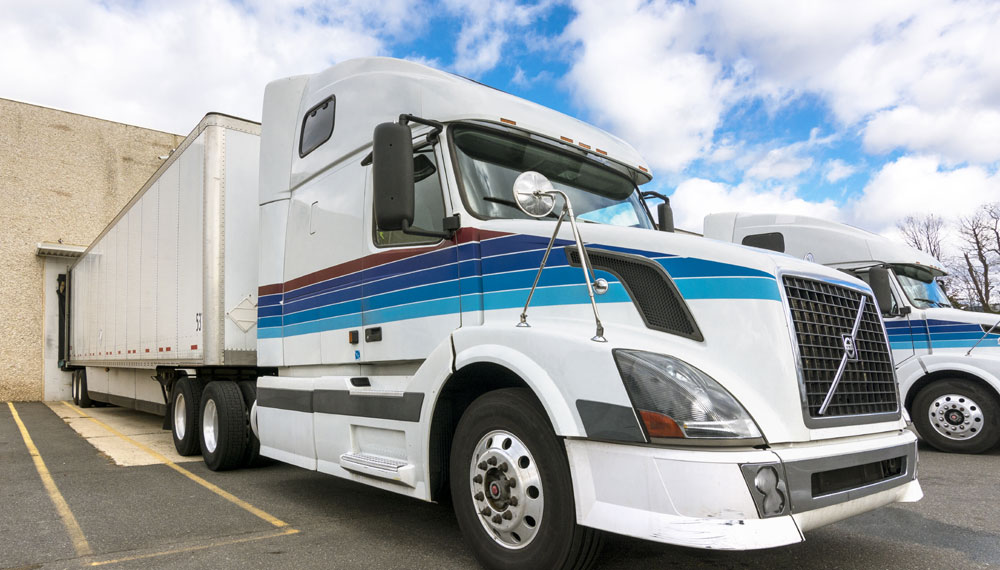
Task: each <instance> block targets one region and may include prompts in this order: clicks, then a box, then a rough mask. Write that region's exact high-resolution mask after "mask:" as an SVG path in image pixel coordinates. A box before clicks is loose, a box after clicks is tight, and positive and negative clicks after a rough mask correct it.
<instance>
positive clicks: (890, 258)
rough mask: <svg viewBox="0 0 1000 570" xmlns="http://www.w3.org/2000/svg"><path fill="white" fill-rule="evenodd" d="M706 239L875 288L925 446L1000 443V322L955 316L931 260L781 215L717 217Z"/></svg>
mask: <svg viewBox="0 0 1000 570" xmlns="http://www.w3.org/2000/svg"><path fill="white" fill-rule="evenodd" d="M705 237H710V238H714V239H720V240H724V241H732V242H734V243H741V244H744V245H751V246H756V247H762V248H765V249H771V250H774V251H780V252H783V253H787V254H789V255H792V256H795V257H798V258H803V259H808V260H811V261H815V262H816V263H822V264H824V265H827V266H829V267H833V268H837V269H840V270H842V271H845V272H847V273H849V274H851V275H854V276H856V277H859V278H861V279H863V280H864V281H865V282H867V283H869V285H871V287H872V289H873V290H874V294H875V297H876V299H877V301H878V304H879V307H880V309H881V312H882V316H883V317H884V319H885V326H886V330H887V332H888V334H889V345H890V347H891V348H892V357H893V360H894V362H895V364H896V374H897V376H898V377H899V386H900V394H901V396H902V402H903V404H904V405H905V407H906V409H907V410H909V413H910V416H911V417H912V418H913V423H914V425H915V426H916V428H917V431H918V432H919V433H920V437H921V438H922V439H924V441H926V442H927V443H929V444H931V445H933V446H934V447H936V448H938V449H940V450H942V451H950V452H958V453H979V452H983V451H988V450H990V449H992V448H994V447H995V446H996V445H997V443H998V442H1000V315H995V314H987V313H979V312H975V311H961V310H958V309H956V308H954V307H953V306H952V304H951V301H950V300H949V299H948V297H947V295H945V293H944V291H943V290H942V289H941V286H940V284H939V283H938V282H937V280H936V278H937V277H941V276H943V275H946V272H945V270H944V266H943V265H942V263H941V262H940V261H938V260H937V259H934V258H933V257H932V256H930V255H928V254H927V253H925V252H923V251H920V250H918V249H915V248H912V247H909V246H906V245H903V244H900V243H896V242H894V241H892V240H890V239H887V238H885V237H882V236H879V235H876V234H873V233H870V232H867V231H865V230H862V229H859V228H855V227H851V226H847V225H844V224H839V223H836V222H830V221H826V220H820V219H816V218H810V217H806V216H790V215H783V214H749V213H733V212H730V213H720V214H712V215H709V216H707V217H706V218H705Z"/></svg>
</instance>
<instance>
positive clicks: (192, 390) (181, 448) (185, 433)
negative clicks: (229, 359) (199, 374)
mask: <svg viewBox="0 0 1000 570" xmlns="http://www.w3.org/2000/svg"><path fill="white" fill-rule="evenodd" d="M203 388H204V383H203V382H202V381H201V380H199V379H197V378H190V377H187V376H184V377H182V378H180V379H179V380H177V382H176V383H175V384H174V388H173V390H172V392H173V394H174V398H173V403H172V404H171V405H170V413H171V414H173V418H172V419H173V421H172V422H171V423H172V424H173V427H172V429H171V431H172V433H173V436H174V449H176V450H177V453H178V454H180V455H183V456H185V457H186V456H189V455H196V454H197V453H198V452H199V451H200V450H201V447H200V444H199V442H198V432H199V431H200V430H199V419H200V418H201V392H202V389H203Z"/></svg>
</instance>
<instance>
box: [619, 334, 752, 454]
mask: <svg viewBox="0 0 1000 570" xmlns="http://www.w3.org/2000/svg"><path fill="white" fill-rule="evenodd" d="M614 355H615V362H616V363H617V364H618V370H619V372H621V376H622V381H623V382H624V383H625V390H626V391H627V392H628V394H629V397H630V398H631V399H632V405H633V406H634V407H635V409H636V411H637V412H638V413H639V417H640V418H641V419H642V423H643V424H644V425H645V426H646V431H647V433H648V434H649V436H650V437H652V438H661V437H674V438H678V437H679V438H710V439H749V438H760V437H762V436H761V433H760V430H759V429H757V424H755V423H754V421H753V419H752V418H751V417H750V414H748V413H747V411H746V410H744V409H743V406H741V405H740V404H739V402H737V401H736V399H735V398H733V397H732V396H731V395H730V394H729V392H727V391H726V390H725V389H724V388H723V387H722V386H720V385H719V383H718V382H716V381H715V380H713V379H712V378H711V377H710V376H709V375H708V374H705V373H704V372H702V371H701V370H698V369H697V368H695V367H693V366H691V365H690V364H687V363H686V362H684V361H682V360H678V359H676V358H673V357H670V356H666V355H663V354H655V353H652V352H641V351H637V350H616V351H614Z"/></svg>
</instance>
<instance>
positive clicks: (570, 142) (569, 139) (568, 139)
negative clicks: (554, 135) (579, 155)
mask: <svg viewBox="0 0 1000 570" xmlns="http://www.w3.org/2000/svg"><path fill="white" fill-rule="evenodd" d="M559 138H560V139H562V140H563V142H568V143H569V144H573V139H571V138H569V137H564V136H560V137H559Z"/></svg>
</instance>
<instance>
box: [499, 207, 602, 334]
mask: <svg viewBox="0 0 1000 570" xmlns="http://www.w3.org/2000/svg"><path fill="white" fill-rule="evenodd" d="M533 194H534V195H535V196H536V197H541V196H546V195H548V196H551V195H554V194H557V195H559V196H562V198H563V209H562V212H561V213H560V214H559V221H558V222H557V223H556V228H555V231H553V232H552V238H551V239H549V245H548V247H547V248H546V249H545V255H544V256H543V257H542V263H541V265H540V266H539V267H538V273H537V274H535V282H534V283H533V284H532V285H531V290H530V291H529V292H528V299H527V301H526V302H525V303H524V310H523V311H521V321H520V322H519V323H518V324H517V326H519V327H527V326H531V325H529V324H528V305H530V304H531V297H532V296H533V295H534V294H535V289H536V288H537V287H538V281H539V279H541V276H542V270H543V269H544V268H545V263H546V262H547V261H548V259H549V253H551V251H552V246H553V244H555V241H556V236H557V235H559V229H560V228H561V227H562V222H563V219H564V218H566V217H568V218H569V225H570V229H572V231H573V240H574V241H575V242H576V250H577V253H578V254H579V256H580V267H581V268H582V269H583V280H584V282H585V283H586V285H587V295H588V296H589V297H590V306H591V308H592V309H593V310H594V322H595V324H596V332H595V333H594V336H593V337H591V339H590V340H592V341H594V342H608V340H607V339H606V338H604V325H603V324H602V323H601V315H600V313H598V311H597V300H596V298H595V297H594V284H593V277H594V273H593V270H592V269H591V265H590V256H589V255H587V248H585V247H583V239H582V238H581V237H580V229H579V228H578V227H577V223H576V216H575V215H574V213H573V206H572V204H570V200H569V196H567V195H566V194H565V193H564V192H562V191H560V190H555V189H552V190H535V191H534V192H533ZM605 288H606V287H605Z"/></svg>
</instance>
